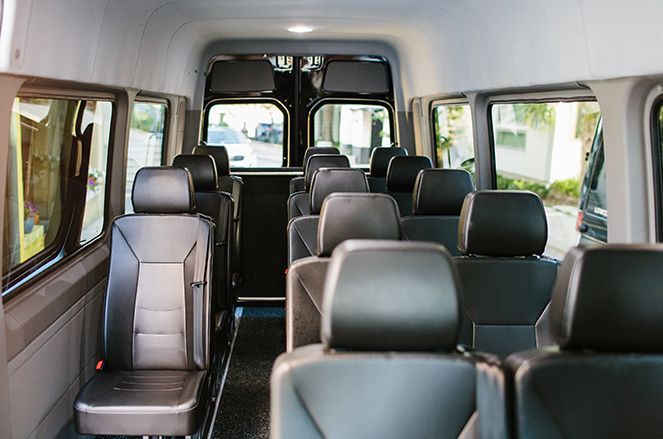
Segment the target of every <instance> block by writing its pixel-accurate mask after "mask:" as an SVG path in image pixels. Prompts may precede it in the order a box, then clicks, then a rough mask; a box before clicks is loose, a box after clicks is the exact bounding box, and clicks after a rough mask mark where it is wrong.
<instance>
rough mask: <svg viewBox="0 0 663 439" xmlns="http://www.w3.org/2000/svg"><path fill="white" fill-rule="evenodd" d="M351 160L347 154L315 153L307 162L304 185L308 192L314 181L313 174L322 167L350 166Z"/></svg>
mask: <svg viewBox="0 0 663 439" xmlns="http://www.w3.org/2000/svg"><path fill="white" fill-rule="evenodd" d="M349 167H350V160H349V159H348V157H347V156H345V155H340V154H314V155H312V156H311V157H309V159H308V161H307V162H306V168H305V169H306V170H305V171H304V187H305V190H306V192H310V191H311V183H313V174H315V171H317V170H318V169H320V168H349Z"/></svg>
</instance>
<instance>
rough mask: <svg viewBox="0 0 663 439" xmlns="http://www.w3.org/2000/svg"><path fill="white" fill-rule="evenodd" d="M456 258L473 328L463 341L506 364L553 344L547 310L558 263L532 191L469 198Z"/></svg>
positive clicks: (466, 327) (466, 328)
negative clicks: (550, 252)
mask: <svg viewBox="0 0 663 439" xmlns="http://www.w3.org/2000/svg"><path fill="white" fill-rule="evenodd" d="M458 233H459V236H458V248H459V249H460V251H461V252H462V253H463V254H464V255H465V256H462V257H458V258H456V264H457V266H458V272H459V274H460V280H461V285H462V292H463V295H462V299H463V306H464V308H465V311H466V312H467V315H468V317H469V321H468V320H466V321H465V325H464V332H463V336H462V341H463V342H464V343H467V344H470V345H471V346H472V347H473V348H474V349H477V350H480V351H484V352H490V353H493V354H496V355H499V356H502V357H504V356H506V355H508V354H510V353H512V352H516V351H521V350H525V349H530V348H535V347H538V346H545V345H547V344H550V335H549V334H550V333H549V326H548V319H547V315H548V313H547V307H548V303H549V302H550V296H551V294H552V288H553V285H554V283H555V279H556V276H557V265H558V264H557V261H555V260H553V259H548V258H545V257H542V256H541V255H542V254H543V251H544V249H545V247H546V241H547V239H548V226H547V222H546V213H545V210H544V208H543V202H542V201H541V199H540V198H539V197H538V196H537V195H536V194H534V193H532V192H525V191H477V192H474V193H471V194H470V195H468V196H467V197H466V198H465V202H464V203H463V208H462V212H461V218H460V227H459V229H458Z"/></svg>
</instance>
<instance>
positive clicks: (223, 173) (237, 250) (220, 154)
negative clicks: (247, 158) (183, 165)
mask: <svg viewBox="0 0 663 439" xmlns="http://www.w3.org/2000/svg"><path fill="white" fill-rule="evenodd" d="M193 154H196V155H208V156H211V157H212V158H213V159H214V162H215V164H216V173H217V177H218V185H219V190H221V191H222V192H227V193H229V194H230V195H231V196H232V198H233V239H234V243H233V245H232V255H233V256H232V261H231V264H232V267H233V284H238V283H239V281H240V279H241V260H242V206H243V197H244V181H242V178H241V177H238V176H236V175H230V159H229V158H228V150H227V149H226V147H225V146H207V145H198V146H196V147H195V148H194V149H193Z"/></svg>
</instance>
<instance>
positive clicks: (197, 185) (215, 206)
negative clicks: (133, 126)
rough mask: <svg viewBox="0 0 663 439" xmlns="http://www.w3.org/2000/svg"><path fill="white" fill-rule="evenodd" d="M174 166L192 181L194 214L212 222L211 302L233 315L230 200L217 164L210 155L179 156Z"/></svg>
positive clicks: (231, 200)
mask: <svg viewBox="0 0 663 439" xmlns="http://www.w3.org/2000/svg"><path fill="white" fill-rule="evenodd" d="M173 166H174V167H177V168H185V169H188V170H189V172H190V173H191V177H192V180H193V189H194V197H195V205H196V212H198V213H201V214H203V215H206V216H208V217H209V218H211V219H212V221H214V225H215V227H214V236H215V239H214V241H215V244H216V246H215V248H214V278H213V280H212V283H213V291H214V296H215V299H214V302H215V304H216V307H217V310H218V311H226V312H232V308H233V306H234V299H233V297H232V271H231V268H232V267H231V258H232V244H233V235H232V234H233V199H232V196H231V195H230V194H229V193H227V192H222V191H221V190H219V188H218V179H217V174H216V164H215V163H214V158H213V157H212V156H206V155H193V154H180V155H178V156H175V158H174V159H173Z"/></svg>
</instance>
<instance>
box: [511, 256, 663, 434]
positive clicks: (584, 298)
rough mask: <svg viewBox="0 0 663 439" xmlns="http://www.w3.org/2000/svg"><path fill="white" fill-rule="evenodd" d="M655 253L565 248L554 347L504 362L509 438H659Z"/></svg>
mask: <svg viewBox="0 0 663 439" xmlns="http://www.w3.org/2000/svg"><path fill="white" fill-rule="evenodd" d="M661 267H663V247H662V246H661V245H607V246H604V247H596V248H574V249H572V250H571V251H570V252H569V253H568V254H567V255H566V258H565V259H564V262H563V263H562V267H561V269H560V274H559V279H558V281H557V283H556V285H555V289H554V293H553V298H552V302H551V306H550V323H551V327H552V330H553V336H554V339H555V341H556V342H557V344H558V346H559V348H549V349H545V350H537V351H528V352H523V353H517V354H514V355H512V356H510V357H509V358H507V360H506V367H507V376H509V377H510V378H511V380H510V381H511V384H512V386H513V392H512V393H513V400H512V401H513V405H512V410H513V414H514V416H513V419H514V420H515V425H514V430H515V431H514V433H515V435H517V437H524V438H529V437H537V438H540V437H543V438H558V437H567V438H588V439H592V438H602V439H603V438H626V437H633V438H635V437H637V438H645V437H651V438H654V437H660V436H661V432H662V431H663V417H662V416H661V412H662V411H663V386H662V385H661V383H663V354H662V353H663V339H662V338H661V334H662V333H663V319H661V316H662V315H663V295H662V294H661V289H660V286H661V285H662V284H663V271H662V270H661Z"/></svg>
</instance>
